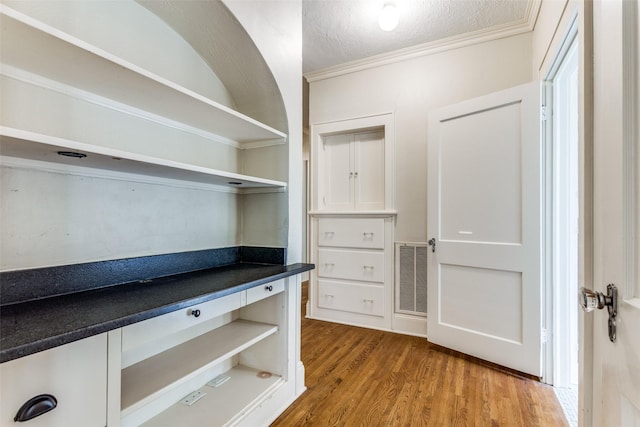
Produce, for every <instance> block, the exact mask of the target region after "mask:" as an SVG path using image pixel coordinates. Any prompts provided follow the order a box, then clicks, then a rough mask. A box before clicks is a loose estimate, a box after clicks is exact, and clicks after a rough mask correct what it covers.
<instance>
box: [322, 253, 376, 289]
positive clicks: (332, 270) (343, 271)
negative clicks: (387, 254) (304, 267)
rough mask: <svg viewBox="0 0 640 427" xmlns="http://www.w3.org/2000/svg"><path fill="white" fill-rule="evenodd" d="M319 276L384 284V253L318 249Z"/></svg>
mask: <svg viewBox="0 0 640 427" xmlns="http://www.w3.org/2000/svg"><path fill="white" fill-rule="evenodd" d="M317 269H318V276H320V277H332V278H334V279H349V280H363V281H367V282H384V252H380V251H349V250H342V249H326V248H321V249H318V265H317Z"/></svg>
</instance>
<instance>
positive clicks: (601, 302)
mask: <svg viewBox="0 0 640 427" xmlns="http://www.w3.org/2000/svg"><path fill="white" fill-rule="evenodd" d="M578 298H579V299H580V307H582V309H583V310H584V311H585V312H587V313H588V312H590V311H593V310H595V309H596V308H597V309H598V310H602V309H603V308H605V307H607V311H608V312H609V340H610V341H611V342H616V316H617V315H618V288H616V286H615V285H614V284H609V285H607V294H606V295H605V294H603V293H602V292H594V291H592V290H591V289H587V288H584V287H582V288H580V294H579V295H578Z"/></svg>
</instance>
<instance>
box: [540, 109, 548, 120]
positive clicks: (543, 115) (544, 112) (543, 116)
mask: <svg viewBox="0 0 640 427" xmlns="http://www.w3.org/2000/svg"><path fill="white" fill-rule="evenodd" d="M548 113H549V112H548V110H547V106H546V105H542V106H541V107H540V120H542V121H543V122H544V121H546V120H547V114H548Z"/></svg>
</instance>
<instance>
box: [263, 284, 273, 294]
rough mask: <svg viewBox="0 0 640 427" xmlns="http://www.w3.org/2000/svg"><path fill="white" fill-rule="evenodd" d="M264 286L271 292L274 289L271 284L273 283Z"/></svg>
mask: <svg viewBox="0 0 640 427" xmlns="http://www.w3.org/2000/svg"><path fill="white" fill-rule="evenodd" d="M264 288H265V289H266V290H267V291H269V292H271V291H273V286H271V285H267V286H265V287H264Z"/></svg>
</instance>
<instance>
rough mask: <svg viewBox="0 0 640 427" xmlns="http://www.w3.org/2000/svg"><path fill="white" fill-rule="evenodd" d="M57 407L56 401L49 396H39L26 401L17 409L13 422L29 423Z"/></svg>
mask: <svg viewBox="0 0 640 427" xmlns="http://www.w3.org/2000/svg"><path fill="white" fill-rule="evenodd" d="M56 406H58V400H57V399H56V398H55V397H54V396H53V395H51V394H40V395H38V396H36V397H32V398H31V399H29V400H27V401H26V402H25V403H24V405H22V406H21V407H20V409H18V413H17V414H16V416H15V417H14V418H13V421H15V422H18V423H21V422H24V421H29V420H31V419H33V418H35V417H39V416H40V415H42V414H45V413H47V412H49V411H51V410H53V409H55V408H56Z"/></svg>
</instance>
